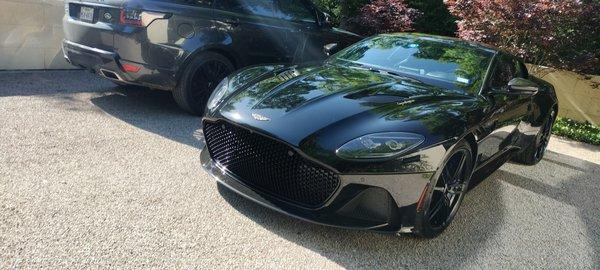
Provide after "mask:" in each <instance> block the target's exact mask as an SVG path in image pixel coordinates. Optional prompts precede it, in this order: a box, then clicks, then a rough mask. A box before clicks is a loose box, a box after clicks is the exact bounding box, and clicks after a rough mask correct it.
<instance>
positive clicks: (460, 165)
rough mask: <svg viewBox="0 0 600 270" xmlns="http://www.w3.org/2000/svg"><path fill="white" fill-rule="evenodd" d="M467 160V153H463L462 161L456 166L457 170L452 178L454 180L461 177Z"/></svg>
mask: <svg viewBox="0 0 600 270" xmlns="http://www.w3.org/2000/svg"><path fill="white" fill-rule="evenodd" d="M466 161H467V155H465V154H464V153H463V154H462V157H461V158H460V162H459V163H458V166H457V167H456V171H455V172H454V177H453V178H452V179H453V180H457V179H459V177H460V174H461V172H462V171H463V168H464V166H465V162H466Z"/></svg>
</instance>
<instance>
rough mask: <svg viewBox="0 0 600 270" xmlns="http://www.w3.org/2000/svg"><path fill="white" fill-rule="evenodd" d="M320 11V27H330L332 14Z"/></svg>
mask: <svg viewBox="0 0 600 270" xmlns="http://www.w3.org/2000/svg"><path fill="white" fill-rule="evenodd" d="M317 13H318V18H319V20H318V22H319V26H320V27H330V26H331V15H329V13H327V12H321V11H317Z"/></svg>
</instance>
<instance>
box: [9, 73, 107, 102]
mask: <svg viewBox="0 0 600 270" xmlns="http://www.w3.org/2000/svg"><path fill="white" fill-rule="evenodd" d="M114 87H115V84H113V83H112V82H110V81H108V80H106V79H103V78H101V77H100V76H97V75H95V74H92V73H89V72H87V71H83V70H52V71H0V97H9V96H32V95H56V94H72V93H84V92H105V91H111V90H112V89H113V88H114Z"/></svg>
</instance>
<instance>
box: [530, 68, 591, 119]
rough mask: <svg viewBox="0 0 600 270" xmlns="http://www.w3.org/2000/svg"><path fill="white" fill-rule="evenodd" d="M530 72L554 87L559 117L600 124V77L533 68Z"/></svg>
mask: <svg viewBox="0 0 600 270" xmlns="http://www.w3.org/2000/svg"><path fill="white" fill-rule="evenodd" d="M529 70H530V72H531V73H532V74H533V75H535V76H537V77H539V78H542V79H544V80H546V81H548V82H549V83H551V84H552V85H554V88H555V89H556V95H557V96H558V106H559V108H558V110H559V112H558V115H559V116H563V117H568V118H571V119H574V120H577V121H582V122H584V121H587V122H590V123H592V124H595V125H598V124H600V76H587V75H586V76H584V75H580V74H577V73H574V72H569V71H564V70H556V69H550V68H543V67H532V66H530V67H529Z"/></svg>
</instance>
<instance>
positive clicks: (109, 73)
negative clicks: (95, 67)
mask: <svg viewBox="0 0 600 270" xmlns="http://www.w3.org/2000/svg"><path fill="white" fill-rule="evenodd" d="M100 74H102V76H104V77H106V78H107V79H111V80H117V81H123V79H121V77H119V75H118V74H117V73H114V72H112V71H110V70H106V69H101V70H100Z"/></svg>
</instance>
